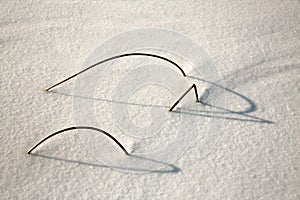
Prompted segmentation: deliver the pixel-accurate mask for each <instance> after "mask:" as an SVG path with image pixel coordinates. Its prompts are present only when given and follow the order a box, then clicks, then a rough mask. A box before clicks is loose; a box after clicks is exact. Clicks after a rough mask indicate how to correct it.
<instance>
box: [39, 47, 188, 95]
mask: <svg viewBox="0 0 300 200" xmlns="http://www.w3.org/2000/svg"><path fill="white" fill-rule="evenodd" d="M127 56H149V57H154V58H159V59H162V60H165V61H167V62H169V63H171V64H173V65H174V66H176V67H177V68H178V69H179V70H180V71H181V73H182V75H183V76H186V74H185V72H184V71H183V69H182V68H181V67H180V66H179V65H178V64H177V63H175V62H174V61H172V60H170V59H168V58H165V57H163V56H159V55H155V54H150V53H126V54H121V55H117V56H113V57H110V58H107V59H105V60H102V61H100V62H97V63H95V64H93V65H91V66H89V67H87V68H86V69H84V70H82V71H80V72H78V73H76V74H74V75H72V76H70V77H68V78H66V79H64V80H62V81H60V82H58V83H56V84H54V85H52V86H50V87H48V88H46V89H44V90H45V91H49V90H51V89H52V88H54V87H56V86H58V85H60V84H62V83H64V82H66V81H68V80H70V79H72V78H74V77H76V76H78V75H79V74H81V73H83V72H85V71H87V70H89V69H91V68H93V67H96V66H97V65H100V64H102V63H105V62H108V61H110V60H115V59H118V58H122V57H127Z"/></svg>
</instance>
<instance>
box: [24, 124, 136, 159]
mask: <svg viewBox="0 0 300 200" xmlns="http://www.w3.org/2000/svg"><path fill="white" fill-rule="evenodd" d="M74 129H90V130H94V131H98V132H101V133H103V134H105V135H106V136H108V137H109V138H111V139H112V140H113V141H114V142H115V143H117V145H118V146H119V147H120V148H121V149H122V150H123V151H124V153H125V154H126V155H130V154H129V153H128V152H127V151H126V149H125V148H124V146H123V145H122V144H121V143H120V142H119V141H118V140H117V139H116V138H114V137H113V136H112V135H111V134H109V133H107V132H105V131H103V130H101V129H99V128H95V127H90V126H75V127H69V128H66V129H62V130H60V131H57V132H55V133H52V134H51V135H48V136H47V137H45V138H44V139H42V140H41V141H39V142H38V143H37V144H36V145H35V146H33V147H32V148H31V149H30V150H29V151H28V152H27V153H28V154H30V153H31V152H32V151H33V150H34V149H35V148H37V147H38V146H39V145H40V144H42V143H43V142H45V141H46V140H48V139H49V138H51V137H53V136H55V135H57V134H60V133H63V132H65V131H70V130H74Z"/></svg>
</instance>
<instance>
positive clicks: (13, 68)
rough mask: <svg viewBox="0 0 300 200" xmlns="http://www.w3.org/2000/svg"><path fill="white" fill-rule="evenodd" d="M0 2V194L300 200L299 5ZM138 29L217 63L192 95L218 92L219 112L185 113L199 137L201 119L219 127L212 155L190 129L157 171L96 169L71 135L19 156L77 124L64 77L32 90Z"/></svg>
mask: <svg viewBox="0 0 300 200" xmlns="http://www.w3.org/2000/svg"><path fill="white" fill-rule="evenodd" d="M0 5H1V6H0V26H1V30H0V50H1V51H0V62H1V65H0V69H1V73H0V92H1V99H0V103H1V105H2V108H1V115H0V119H1V128H0V144H1V146H0V149H1V157H0V171H1V179H0V196H1V199H15V198H19V199H300V189H299V188H300V170H299V166H300V148H299V144H300V137H299V131H300V120H299V118H300V110H299V106H300V65H299V63H300V48H299V47H300V40H299V39H300V33H299V32H300V26H299V24H300V23H299V22H300V19H299V17H300V16H299V13H300V8H299V2H298V1H292V0H286V1H280V0H270V1H259V0H254V1H244V0H237V1H226V0H217V1H197V2H183V1H170V2H162V1H72V2H68V1H13V2H12V1H1V3H0ZM145 27H159V28H165V29H169V30H173V31H177V32H178V33H180V34H183V35H185V36H187V37H189V38H191V39H192V40H194V41H195V42H196V43H198V44H199V45H200V46H201V47H202V48H203V49H204V50H205V51H206V53H207V54H209V56H210V58H211V60H212V61H213V62H214V64H215V65H216V66H217V69H218V72H219V77H220V80H210V81H212V82H213V83H208V82H206V83H205V87H201V88H200V90H201V95H203V96H202V98H203V100H207V102H209V98H210V97H212V96H213V97H217V96H218V95H219V96H220V95H221V96H222V95H225V96H226V105H225V106H223V107H222V108H216V107H215V108H211V109H209V110H205V108H203V110H201V112H198V111H197V112H196V111H194V112H192V113H190V115H189V116H188V117H191V116H194V117H195V118H193V119H197V120H198V121H199V126H200V130H201V128H204V127H205V125H206V123H209V122H210V121H211V120H213V121H214V123H215V124H216V126H217V125H219V126H217V128H218V129H217V130H218V131H217V132H215V134H217V135H218V140H217V143H216V144H215V145H214V148H213V149H211V150H210V151H209V153H208V154H207V155H206V156H205V157H203V156H201V155H203V154H202V150H203V149H202V148H199V146H198V144H199V143H201V141H202V140H203V137H204V136H202V135H201V134H199V135H198V137H196V139H195V141H194V142H193V143H192V145H191V146H190V147H189V148H188V150H187V151H185V152H184V154H183V155H182V156H180V158H179V159H178V160H174V161H173V162H171V163H158V164H162V165H164V167H163V168H160V167H158V170H155V171H153V172H151V171H152V170H151V168H150V170H149V166H151V165H149V166H148V168H147V170H149V172H147V173H132V172H128V171H126V170H125V171H124V170H118V169H115V168H111V166H109V165H105V164H101V163H99V160H97V159H96V158H95V157H93V156H91V154H90V152H89V151H88V149H87V148H85V146H84V145H82V141H81V139H80V138H79V137H78V135H77V134H74V133H76V131H75V132H74V133H73V134H72V133H71V132H70V133H68V134H62V135H60V136H57V137H55V138H53V139H52V140H49V141H48V142H46V143H45V144H43V145H42V146H40V147H39V148H38V149H37V150H36V153H37V155H27V154H26V151H27V150H28V149H29V148H30V147H31V146H33V145H34V144H35V142H37V141H38V140H39V139H41V138H43V137H44V136H46V135H47V134H50V133H53V132H55V131H57V130H59V129H62V128H66V127H69V126H73V125H76V124H75V122H74V119H73V114H74V113H73V100H74V98H75V97H74V96H72V94H73V90H74V85H75V81H69V82H68V83H66V84H64V85H62V86H60V87H57V88H56V89H55V90H54V91H53V92H48V93H46V92H44V91H43V90H42V89H43V88H45V87H47V86H49V85H51V84H54V83H56V82H58V81H60V80H62V79H64V78H66V77H67V76H68V75H71V74H73V73H76V72H77V71H78V70H79V69H80V67H81V65H82V63H84V62H85V59H86V58H87V56H88V55H89V54H90V53H91V52H92V51H93V50H94V49H95V48H96V47H97V46H98V45H99V44H101V43H102V42H104V41H106V40H107V39H108V38H110V37H111V36H113V35H115V34H119V33H122V32H125V31H129V30H134V29H138V28H145ZM124 62H126V64H129V63H132V62H133V61H132V60H130V61H128V60H127V61H124ZM120 64H122V63H120ZM123 64H124V63H123ZM158 64H162V63H159V62H158ZM189 72H191V71H190V70H189ZM203 78H204V79H205V77H203ZM148 89H149V90H154V89H155V88H151V87H150V86H149V88H148ZM204 91H205V92H204ZM98 92H100V93H97V94H98V95H103V94H101V91H98ZM143 92H144V91H143V90H138V91H137V93H136V95H137V96H132V97H131V100H132V101H134V102H135V101H138V100H140V99H139V98H138V95H140V96H145V94H143ZM162 92H163V91H162ZM204 94H205V95H204ZM191 98H193V96H189V97H187V100H188V99H191ZM171 100H174V99H171ZM143 101H144V100H143ZM145 101H146V100H145ZM218 101H220V102H221V101H222V99H218ZM100 103H101V102H99V104H98V106H100V107H101V106H102V105H101V104H100ZM156 103H161V102H156ZM183 105H185V104H184V102H183V103H181V104H180V105H179V107H181V106H183ZM130 112H131V117H132V121H134V122H136V123H137V124H138V125H141V124H144V125H145V124H146V125H147V123H148V121H149V117H148V116H147V113H146V112H145V113H141V112H140V111H138V112H137V110H132V111H130ZM138 114H139V115H140V116H139V117H137V115H138ZM99 118H101V116H99ZM141 118H145V119H148V121H147V120H144V121H143V120H141ZM201 122H203V123H201ZM104 126H107V127H106V128H109V124H106V125H104ZM201 126H203V127H201ZM100 128H101V127H100ZM120 140H123V141H124V143H125V146H126V148H128V149H129V150H130V152H138V151H139V150H143V149H141V147H140V146H139V143H138V142H136V141H135V140H131V139H128V138H122V137H121V138H120ZM158 142H159V141H158ZM151 145H152V146H151ZM155 145H156V144H155V143H151V144H149V148H150V147H151V148H153V149H155V147H156V146H155ZM161 162H163V161H161ZM167 164H170V165H167ZM155 169H157V168H156V167H155Z"/></svg>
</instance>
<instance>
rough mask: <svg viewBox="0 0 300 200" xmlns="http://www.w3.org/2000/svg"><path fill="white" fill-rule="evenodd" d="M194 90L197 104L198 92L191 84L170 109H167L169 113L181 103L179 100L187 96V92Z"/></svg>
mask: <svg viewBox="0 0 300 200" xmlns="http://www.w3.org/2000/svg"><path fill="white" fill-rule="evenodd" d="M192 88H194V91H195V96H196V102H199V98H198V92H197V87H196V85H195V84H193V85H192V86H191V87H189V89H187V91H185V93H184V94H183V95H182V96H181V97H180V98H179V99H178V100H177V101H176V102H175V103H174V104H173V105H172V107H171V108H170V109H169V111H172V110H173V109H174V108H175V107H176V106H177V104H178V103H179V102H180V101H181V99H182V98H183V97H184V96H185V95H186V94H187V93H189V91H190V90H191V89H192Z"/></svg>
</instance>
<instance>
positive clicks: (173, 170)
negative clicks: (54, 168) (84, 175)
mask: <svg viewBox="0 0 300 200" xmlns="http://www.w3.org/2000/svg"><path fill="white" fill-rule="evenodd" d="M31 155H33V156H38V157H42V158H45V159H52V160H58V161H63V162H69V163H76V164H81V165H86V166H93V167H101V168H108V169H117V170H122V171H132V172H142V173H178V172H180V171H181V170H180V168H178V167H176V166H175V165H172V164H168V163H164V162H161V161H157V160H153V159H149V158H144V157H141V156H135V155H131V156H130V157H134V158H137V159H141V160H147V161H151V162H155V163H159V164H161V165H162V166H163V167H162V168H161V169H159V170H151V169H141V168H125V167H117V166H108V165H101V164H97V163H89V162H82V161H78V160H69V159H64V158H58V157H52V156H47V155H42V154H37V153H31ZM130 157H128V158H130ZM165 168H167V169H165Z"/></svg>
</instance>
